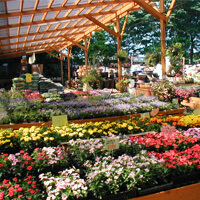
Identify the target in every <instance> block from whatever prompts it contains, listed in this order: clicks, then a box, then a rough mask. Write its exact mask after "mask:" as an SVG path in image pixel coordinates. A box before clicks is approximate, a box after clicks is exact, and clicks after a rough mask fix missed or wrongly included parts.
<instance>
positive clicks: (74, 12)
mask: <svg viewBox="0 0 200 200" xmlns="http://www.w3.org/2000/svg"><path fill="white" fill-rule="evenodd" d="M79 10H80V8H75V9H73V10H72V12H71V13H70V14H69V15H68V16H74V15H75V14H76V13H77V12H78V11H79Z"/></svg>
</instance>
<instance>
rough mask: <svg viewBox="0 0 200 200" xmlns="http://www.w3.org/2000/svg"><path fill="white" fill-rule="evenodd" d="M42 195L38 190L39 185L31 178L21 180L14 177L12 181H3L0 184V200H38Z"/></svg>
mask: <svg viewBox="0 0 200 200" xmlns="http://www.w3.org/2000/svg"><path fill="white" fill-rule="evenodd" d="M42 197H44V194H43V193H42V192H41V190H40V189H39V184H38V183H37V182H36V181H35V178H34V177H32V176H27V177H25V178H24V179H23V180H20V179H18V178H16V177H14V178H13V179H12V180H7V179H4V180H3V182H2V183H0V200H3V199H5V200H9V199H13V200H17V199H20V200H27V199H32V200H38V199H42Z"/></svg>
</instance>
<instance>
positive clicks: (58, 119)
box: [52, 115, 68, 127]
mask: <svg viewBox="0 0 200 200" xmlns="http://www.w3.org/2000/svg"><path fill="white" fill-rule="evenodd" d="M52 124H53V126H54V127H56V126H66V125H67V124H68V119H67V115H59V116H52Z"/></svg>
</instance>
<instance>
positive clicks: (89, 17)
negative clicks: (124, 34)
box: [85, 15, 119, 37]
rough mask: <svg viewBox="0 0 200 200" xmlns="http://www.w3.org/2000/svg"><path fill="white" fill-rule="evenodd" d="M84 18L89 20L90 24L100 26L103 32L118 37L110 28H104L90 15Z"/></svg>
mask: <svg viewBox="0 0 200 200" xmlns="http://www.w3.org/2000/svg"><path fill="white" fill-rule="evenodd" d="M85 17H86V18H88V19H89V20H91V21H92V22H94V23H95V24H96V25H98V26H100V27H101V28H103V29H104V30H105V31H107V32H108V33H110V34H111V35H113V36H115V37H118V36H119V35H118V33H116V32H115V31H113V30H112V29H111V28H109V27H107V26H105V25H104V24H102V23H101V22H100V21H98V20H96V19H95V18H94V17H92V16H91V15H85Z"/></svg>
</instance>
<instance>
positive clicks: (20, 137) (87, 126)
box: [0, 115, 200, 153]
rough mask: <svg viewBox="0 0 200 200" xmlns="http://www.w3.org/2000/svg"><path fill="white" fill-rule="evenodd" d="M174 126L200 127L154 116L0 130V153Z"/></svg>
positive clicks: (199, 120)
mask: <svg viewBox="0 0 200 200" xmlns="http://www.w3.org/2000/svg"><path fill="white" fill-rule="evenodd" d="M166 125H170V126H174V127H176V128H177V129H183V130H186V129H188V128H194V127H200V116H194V115H188V116H168V117H164V116H160V117H159V116H158V117H154V118H147V117H144V118H138V117H135V118H130V119H127V120H118V121H100V122H86V123H83V124H74V123H72V124H69V125H67V126H63V127H53V126H50V127H47V126H40V127H36V126H32V127H31V128H23V127H22V128H20V129H18V130H12V129H4V130H3V129H2V130H0V152H8V153H10V152H17V151H19V150H21V149H22V150H25V151H28V152H31V151H32V150H33V149H34V148H36V147H47V146H52V145H53V146H55V145H60V144H61V142H67V141H69V140H70V139H78V138H81V139H89V138H99V137H102V136H107V135H108V134H110V133H112V134H115V135H119V134H126V135H128V134H136V133H141V132H148V131H155V132H160V131H161V127H162V126H164V127H165V126H166Z"/></svg>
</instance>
